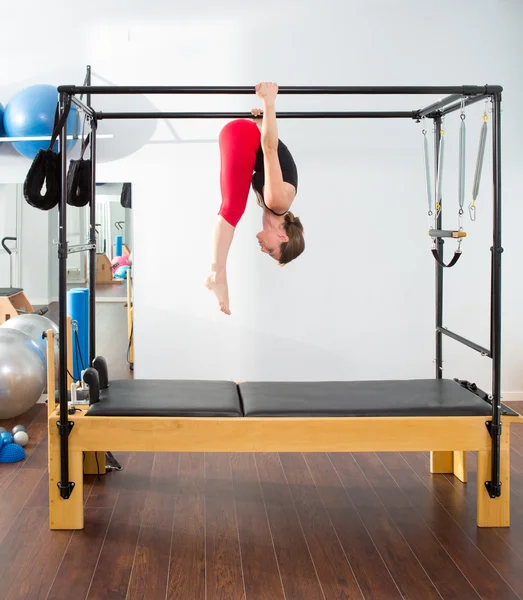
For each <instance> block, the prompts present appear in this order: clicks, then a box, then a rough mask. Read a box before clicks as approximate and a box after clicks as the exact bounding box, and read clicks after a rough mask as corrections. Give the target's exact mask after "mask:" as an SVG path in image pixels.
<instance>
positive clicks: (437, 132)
mask: <svg viewBox="0 0 523 600" xmlns="http://www.w3.org/2000/svg"><path fill="white" fill-rule="evenodd" d="M440 143H441V116H437V117H435V118H434V210H437V208H436V205H437V203H438V200H439V199H438V197H437V193H438V185H437V181H438V170H439V147H440ZM441 228H442V217H441V209H440V211H439V214H438V216H437V219H436V229H441ZM436 249H437V252H438V256H439V258H440V260H441V261H443V240H442V239H441V238H437V239H436ZM434 262H435V263H436V273H435V274H436V280H435V290H436V379H442V377H443V335H442V333H441V331H440V330H439V328H440V327H443V267H442V266H441V265H439V264H438V262H437V261H434Z"/></svg>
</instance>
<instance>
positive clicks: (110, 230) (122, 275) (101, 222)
mask: <svg viewBox="0 0 523 600" xmlns="http://www.w3.org/2000/svg"><path fill="white" fill-rule="evenodd" d="M131 189H132V186H131V184H130V183H97V185H96V195H95V230H96V285H95V296H96V304H97V309H96V319H97V324H96V331H97V340H101V341H102V344H103V345H105V344H104V342H103V340H104V339H105V335H106V332H107V336H108V338H107V341H109V340H110V339H111V335H112V336H114V335H115V334H116V332H115V331H113V330H114V325H115V323H116V322H118V323H119V324H120V325H119V329H121V330H123V329H126V334H127V342H128V344H127V355H126V356H124V357H122V356H119V357H114V361H118V363H120V362H123V360H125V361H126V362H127V364H128V366H129V368H130V369H131V370H132V369H133V367H134V353H133V335H132V333H133V327H132V324H133V319H132V274H133V269H132V260H133V255H132V249H133V220H132V216H133V213H132V202H131ZM89 225H90V217H89V206H85V207H83V208H75V207H72V206H68V210H67V239H68V241H69V245H70V246H73V245H76V244H86V243H88V241H89ZM88 279H89V253H88V252H75V253H72V254H69V255H68V257H67V289H68V295H69V297H70V298H72V294H73V293H74V294H76V293H77V292H78V291H82V290H83V291H85V290H86V288H88V287H89V285H88ZM76 297H79V296H77V295H75V298H76ZM84 302H85V300H84ZM110 305H112V306H110ZM109 314H110V315H111V316H110V317H109ZM105 319H110V320H111V323H110V325H109V323H105ZM125 321H126V322H127V324H125ZM84 329H87V328H86V327H84ZM109 332H112V333H109ZM118 335H120V333H118ZM82 341H83V347H84V349H85V352H87V342H86V339H85V336H83V340H82ZM97 343H98V341H97ZM122 358H123V360H122Z"/></svg>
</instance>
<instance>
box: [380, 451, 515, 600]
mask: <svg viewBox="0 0 523 600" xmlns="http://www.w3.org/2000/svg"><path fill="white" fill-rule="evenodd" d="M380 458H381V460H382V461H383V463H384V464H385V466H386V467H387V469H388V470H389V472H390V473H391V474H392V476H393V477H394V479H395V480H396V481H397V483H398V484H399V485H401V487H402V489H406V490H407V489H408V495H409V499H410V500H411V502H412V504H413V506H414V508H415V510H416V512H417V513H418V514H419V515H420V516H421V518H422V519H423V520H424V521H425V523H427V525H428V526H429V527H430V528H431V530H432V532H433V533H434V535H435V537H436V538H437V539H438V541H439V543H440V544H441V545H442V546H443V547H444V548H445V550H446V551H447V552H448V554H449V556H450V557H451V558H452V560H453V561H454V562H455V563H456V565H457V566H458V567H459V569H460V570H461V572H462V573H463V574H464V575H465V577H466V578H467V579H468V581H470V582H471V583H472V584H473V585H474V588H475V589H476V590H477V592H478V594H479V595H480V597H481V598H510V599H511V600H512V599H515V598H517V597H518V596H517V594H515V593H514V591H513V590H512V588H511V587H510V586H509V585H508V584H507V583H506V581H504V579H503V578H502V577H501V576H500V575H499V573H498V571H497V570H496V569H495V568H494V567H493V566H492V563H491V562H490V561H489V560H487V559H486V558H485V555H484V554H483V552H481V551H480V550H479V548H478V547H477V546H476V545H475V544H474V542H473V541H472V540H471V539H470V538H469V537H468V536H467V535H465V534H464V532H463V529H461V528H460V527H459V525H458V524H457V523H456V521H455V520H454V519H453V518H452V517H451V515H450V514H449V512H448V510H447V509H446V508H445V506H444V505H443V504H442V503H441V500H442V499H444V494H445V493H447V492H448V493H449V495H450V497H451V500H449V501H448V503H447V506H449V505H454V506H457V505H459V504H460V503H461V502H462V501H461V502H460V500H459V495H458V494H457V492H456V491H455V489H453V486H451V485H450V484H449V483H448V481H446V479H445V477H444V476H443V475H436V476H434V475H432V476H431V475H430V473H428V459H426V458H425V457H423V456H421V455H419V454H417V453H416V454H405V455H403V459H404V464H401V463H400V464H394V462H392V461H391V459H390V458H389V457H388V456H386V455H383V456H382V455H380ZM405 464H406V465H408V466H411V467H412V468H405ZM423 467H424V468H423ZM436 482H437V485H435V484H436ZM467 485H470V484H467ZM443 487H444V488H445V489H446V490H447V492H444V491H442V488H443ZM434 492H436V493H434ZM434 495H436V499H437V500H438V501H437V502H434Z"/></svg>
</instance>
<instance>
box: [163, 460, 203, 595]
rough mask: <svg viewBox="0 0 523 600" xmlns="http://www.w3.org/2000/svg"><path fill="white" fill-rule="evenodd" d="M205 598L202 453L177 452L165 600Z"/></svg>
mask: <svg viewBox="0 0 523 600" xmlns="http://www.w3.org/2000/svg"><path fill="white" fill-rule="evenodd" d="M185 598H194V599H195V600H200V598H205V455H204V454H194V453H185V454H182V455H180V467H179V476H178V488H177V492H176V498H175V505H174V525H173V534H172V543H171V560H170V567H169V579H168V583H167V596H166V600H185Z"/></svg>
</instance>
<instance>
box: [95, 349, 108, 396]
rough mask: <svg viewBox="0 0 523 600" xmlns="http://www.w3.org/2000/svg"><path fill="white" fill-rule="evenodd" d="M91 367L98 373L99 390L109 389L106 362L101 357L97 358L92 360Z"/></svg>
mask: <svg viewBox="0 0 523 600" xmlns="http://www.w3.org/2000/svg"><path fill="white" fill-rule="evenodd" d="M93 367H94V368H95V369H96V370H97V371H98V379H99V382H100V389H101V390H105V389H106V388H107V387H109V369H108V368H107V361H106V360H105V358H104V357H103V356H97V357H96V358H95V359H94V360H93Z"/></svg>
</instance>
